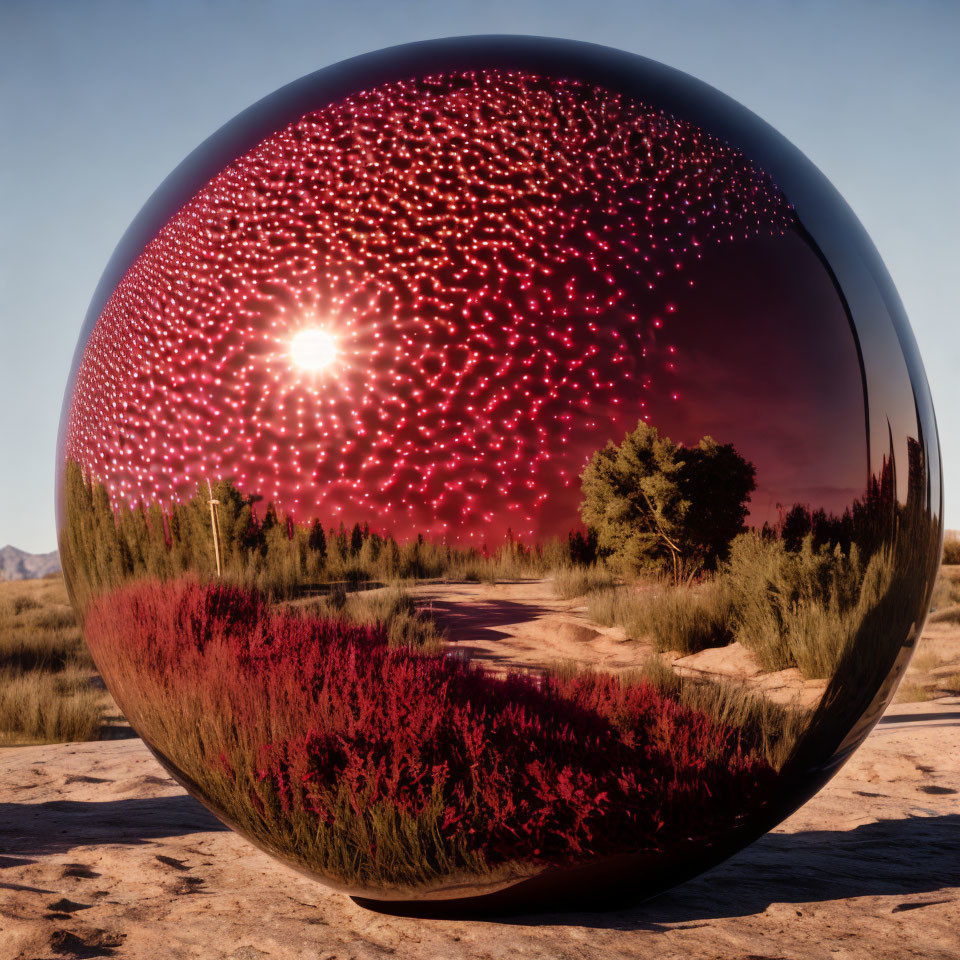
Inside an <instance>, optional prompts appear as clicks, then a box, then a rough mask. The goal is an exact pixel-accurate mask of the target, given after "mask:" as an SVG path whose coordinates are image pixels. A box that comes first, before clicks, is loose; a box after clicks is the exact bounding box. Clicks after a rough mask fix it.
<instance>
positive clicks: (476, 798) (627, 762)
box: [85, 581, 774, 865]
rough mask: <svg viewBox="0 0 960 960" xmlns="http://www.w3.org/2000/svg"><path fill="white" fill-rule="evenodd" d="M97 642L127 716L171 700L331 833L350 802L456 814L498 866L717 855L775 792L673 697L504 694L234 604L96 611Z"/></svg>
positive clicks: (457, 668)
mask: <svg viewBox="0 0 960 960" xmlns="http://www.w3.org/2000/svg"><path fill="white" fill-rule="evenodd" d="M85 627H86V633H87V638H88V640H89V642H90V644H91V646H92V648H93V650H94V653H95V655H96V656H97V659H98V661H99V662H100V663H101V664H102V665H103V666H104V667H105V668H106V672H107V675H108V679H109V680H111V681H112V682H111V685H113V682H114V681H115V682H117V683H118V684H120V685H121V687H122V690H123V699H126V700H127V701H130V698H134V700H135V699H136V698H137V697H138V696H139V697H143V696H144V695H145V694H144V693H143V691H144V690H147V689H151V683H150V681H153V683H154V687H153V689H156V687H155V684H156V683H158V682H159V683H160V684H161V686H162V688H163V689H164V690H166V691H170V690H176V691H177V694H178V695H182V696H183V697H189V698H191V699H193V700H195V701H196V702H197V703H198V704H200V705H202V707H203V710H204V716H209V717H223V718H225V719H224V723H227V722H229V723H232V724H235V725H239V726H240V727H241V728H242V729H243V730H244V731H245V732H246V733H247V734H248V739H249V738H250V737H252V738H253V740H254V741H255V746H256V749H255V750H253V751H251V752H250V754H251V755H250V758H249V762H250V763H251V765H252V768H251V772H252V774H253V775H254V776H255V777H256V778H258V780H259V781H260V782H261V784H269V785H270V786H271V788H272V789H273V791H275V796H276V800H277V802H278V804H279V806H280V809H282V810H287V811H289V810H291V809H298V810H302V811H306V812H308V813H309V814H311V815H312V816H315V817H317V818H319V819H320V820H323V821H326V822H328V823H329V822H333V819H334V812H333V811H332V810H331V808H330V798H331V796H332V795H333V794H335V793H336V791H337V790H338V789H339V788H341V787H345V788H346V789H347V790H348V791H349V796H350V798H351V804H352V806H353V808H354V811H355V813H356V814H357V815H361V816H362V815H364V813H365V812H367V811H369V810H370V809H371V808H372V807H373V806H374V805H381V804H388V805H392V806H393V807H394V808H396V809H397V810H399V811H401V812H404V813H407V814H410V815H416V814H418V813H420V812H422V811H423V810H424V809H425V808H426V807H427V806H428V805H429V804H431V803H432V802H435V801H436V799H437V798H438V797H439V798H440V802H441V804H442V810H443V814H442V817H441V824H440V830H441V833H442V835H443V836H444V837H447V838H450V839H452V838H454V837H455V836H459V837H465V838H466V839H467V841H468V844H469V846H470V848H471V849H473V850H478V851H480V852H482V853H483V855H484V857H485V858H486V860H487V863H488V864H490V865H493V864H495V863H498V862H502V861H505V860H514V859H518V860H527V861H538V862H547V861H549V862H555V863H556V862H570V861H575V860H581V859H585V858H587V857H590V856H594V855H599V854H605V853H615V852H623V851H625V850H657V849H663V848H664V847H665V846H668V845H670V844H673V843H676V842H680V841H682V840H684V839H686V838H689V837H706V836H710V835H713V834H714V833H717V832H719V831H722V830H726V829H729V827H730V826H731V825H732V824H733V823H734V822H735V821H736V820H737V818H738V817H739V816H740V815H742V814H744V813H746V812H747V811H748V810H750V809H753V808H755V806H756V805H757V804H758V803H760V802H761V801H762V797H763V796H764V795H765V794H766V793H767V792H768V789H769V784H770V780H771V778H772V777H773V776H774V772H773V770H772V769H771V768H770V767H769V766H768V765H767V764H766V763H765V762H764V761H763V760H762V759H761V758H759V757H758V756H756V755H755V754H753V753H750V752H747V751H745V750H743V749H742V748H741V746H740V745H739V743H738V739H737V735H736V731H735V730H731V729H728V728H723V727H719V726H717V725H716V724H715V723H713V722H712V721H711V720H710V719H709V718H708V717H706V716H705V715H704V714H701V713H698V712H696V711H692V710H690V709H687V708H685V707H682V706H680V705H679V704H678V703H677V702H676V701H674V700H673V699H671V698H670V697H668V696H666V695H665V694H663V693H662V692H660V691H659V690H657V689H656V688H654V687H651V686H648V685H644V684H640V685H627V686H625V685H623V684H622V683H621V682H620V681H619V679H618V678H616V677H613V676H604V675H592V674H587V675H582V676H578V677H576V678H574V679H571V680H560V679H557V678H553V677H550V678H546V679H544V680H540V679H538V678H535V677H531V676H526V675H519V674H518V675H511V676H509V677H507V678H506V679H498V678H494V677H491V676H490V675H488V674H485V673H484V672H482V671H481V670H479V669H477V668H475V667H472V666H470V665H469V664H465V663H463V662H461V661H460V660H458V659H455V658H452V657H443V656H425V655H421V654H418V653H416V652H414V651H411V650H409V649H405V648H396V647H390V646H388V645H387V642H386V638H385V636H384V635H383V634H382V633H380V632H378V631H376V630H374V629H372V628H367V627H360V626H352V625H349V624H344V623H341V622H336V621H330V620H322V619H305V618H300V617H296V616H293V615H290V614H288V613H283V612H278V611H277V610H276V609H275V608H272V607H270V606H269V605H268V604H267V603H266V602H265V601H264V600H263V599H262V598H261V597H259V596H258V595H257V594H255V593H251V592H249V591H245V590H241V589H238V588H235V587H230V586H224V585H213V586H211V585H201V584H199V583H195V582H191V581H180V582H174V583H166V584H158V583H138V584H135V585H132V586H129V587H126V588H125V589H123V590H122V591H120V592H119V593H118V594H113V595H111V596H108V597H102V598H100V599H99V600H98V601H96V602H95V603H94V604H93V605H92V606H91V608H90V609H89V610H88V612H87V616H86V623H85ZM144 681H147V682H146V683H144ZM132 705H133V706H136V704H135V703H133V704H132ZM121 706H124V707H127V704H125V703H121ZM152 708H153V709H163V704H162V703H156V704H153V705H152ZM132 715H134V716H136V715H137V711H136V710H134V711H133V714H132ZM141 715H142V714H141ZM155 745H156V746H157V748H158V749H161V750H162V749H163V744H162V743H157V744H155ZM208 761H209V762H210V763H211V764H212V763H217V764H219V766H220V768H221V769H225V770H227V771H230V770H232V769H233V768H232V767H231V763H232V764H234V765H236V763H237V762H238V761H237V757H236V756H234V757H232V758H231V759H229V760H228V758H227V757H226V756H220V755H219V754H218V755H216V756H211V757H209V758H208Z"/></svg>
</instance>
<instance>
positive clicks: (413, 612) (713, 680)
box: [61, 422, 928, 890]
mask: <svg viewBox="0 0 960 960" xmlns="http://www.w3.org/2000/svg"><path fill="white" fill-rule="evenodd" d="M917 449H918V448H917ZM922 466H923V465H922V462H914V463H911V465H910V469H911V471H912V477H914V479H913V480H912V481H911V483H910V489H911V490H914V489H915V487H916V482H917V480H918V479H920V478H922V476H923V472H922ZM753 487H754V468H753V466H752V464H750V463H749V462H747V461H746V460H745V459H744V458H743V457H741V456H740V455H739V454H738V453H737V451H736V450H734V449H733V447H731V446H730V445H724V444H718V443H716V442H714V441H713V440H711V439H710V438H704V440H702V441H701V442H700V443H699V444H698V445H697V446H696V447H693V448H690V449H688V448H685V447H683V446H682V445H675V444H672V443H671V442H670V441H669V440H667V439H665V438H661V437H659V435H658V434H657V431H656V430H655V429H654V428H652V427H650V426H648V425H646V424H644V423H642V422H641V423H640V424H638V426H637V428H636V429H635V430H634V431H633V432H631V433H630V434H628V435H627V436H626V437H625V438H624V439H623V441H622V443H621V444H619V445H614V444H612V443H610V444H608V445H607V447H605V448H604V449H602V450H600V451H598V452H597V454H596V455H595V456H594V458H593V459H592V460H591V462H590V464H589V465H588V467H587V468H586V469H585V471H584V474H583V480H582V495H583V499H582V502H581V516H582V519H583V520H584V521H586V522H585V524H584V525H582V526H581V525H579V524H578V525H577V526H576V528H575V529H571V530H570V531H569V532H568V535H567V536H566V537H564V538H556V539H554V540H551V541H548V542H547V543H531V544H525V543H523V542H521V541H520V540H517V539H512V538H511V539H508V540H507V541H506V542H505V543H501V544H497V545H495V546H492V545H485V546H484V547H483V548H481V549H476V548H469V549H466V550H464V549H456V548H453V547H451V546H449V545H445V544H443V543H438V542H436V541H433V540H430V539H428V538H426V537H423V536H418V537H416V538H414V539H411V540H404V541H402V542H397V541H396V540H395V539H394V538H393V537H392V536H391V535H390V534H389V533H388V532H386V531H383V532H381V531H377V530H376V529H374V528H372V526H371V524H370V522H369V521H364V522H363V523H360V522H356V523H355V524H354V525H353V526H352V527H349V528H348V527H346V526H345V525H343V524H338V525H337V526H336V527H330V528H325V527H324V524H323V523H322V522H321V521H320V520H319V519H317V520H314V521H312V522H310V523H304V524H298V523H295V522H294V521H293V520H292V518H290V517H286V516H282V515H279V514H278V513H277V511H276V510H275V509H274V507H273V506H272V505H271V504H267V505H266V506H263V505H262V503H259V502H258V501H257V500H256V498H252V497H244V496H243V494H242V493H241V492H240V490H239V489H238V488H237V487H236V486H235V485H234V484H232V483H230V482H227V481H220V482H217V483H216V484H213V485H212V487H211V489H210V490H209V491H208V490H206V489H200V490H199V491H198V492H197V494H196V496H195V497H194V498H192V499H191V500H189V501H187V502H184V503H172V504H169V505H167V506H161V505H159V504H152V505H151V506H150V507H148V508H144V507H143V506H138V507H136V508H128V507H124V508H121V509H119V510H114V508H113V507H112V505H111V502H110V498H109V496H108V494H107V491H106V489H105V488H104V486H103V485H102V484H100V483H98V482H96V481H94V480H92V479H91V478H86V477H84V474H83V471H82V469H81V467H80V466H79V465H78V464H77V463H75V462H70V463H68V464H67V467H66V480H65V485H64V489H65V520H66V522H65V527H64V529H63V531H62V536H61V549H62V553H63V558H64V569H65V571H66V575H67V579H68V584H69V586H70V589H71V592H72V594H73V596H74V598H75V602H77V603H78V604H79V606H80V607H81V608H82V609H83V610H84V611H85V612H84V623H85V632H86V636H87V639H88V642H89V643H90V645H91V647H92V649H93V651H94V654H95V657H96V659H97V661H98V664H99V665H100V667H101V669H102V672H103V674H104V677H105V678H106V680H107V682H108V684H109V687H110V689H111V691H112V692H113V693H114V695H115V697H116V698H117V700H118V703H119V704H120V706H121V708H122V709H123V711H124V713H125V715H126V716H127V717H128V718H129V719H130V721H131V723H132V724H133V725H134V727H135V728H136V729H137V730H138V731H139V732H140V733H141V734H142V735H143V736H144V737H145V739H146V740H147V741H148V742H149V743H151V744H152V745H153V746H154V748H155V749H156V750H158V751H159V753H160V755H161V756H162V757H163V758H164V759H165V760H166V761H167V762H168V763H170V764H171V765H172V767H173V768H174V769H175V770H176V771H177V772H178V773H179V774H180V775H181V776H183V777H185V778H186V780H187V781H188V782H190V783H192V784H193V785H194V786H195V789H197V790H198V791H199V793H200V795H201V796H202V797H204V799H206V800H207V802H209V803H210V804H212V805H213V806H214V808H215V809H216V810H218V811H219V812H221V813H222V814H223V815H224V816H225V817H226V818H227V819H228V820H229V821H230V822H232V823H234V824H236V825H239V826H240V827H242V828H243V829H244V830H245V831H247V832H248V833H249V834H250V835H251V836H252V837H254V838H255V839H256V840H258V841H259V842H260V843H262V844H263V845H265V846H266V847H267V848H269V849H271V850H273V851H275V852H277V853H280V854H281V855H283V856H285V857H286V858H287V859H290V860H292V861H294V862H297V863H300V864H301V865H303V866H305V867H306V868H308V869H310V870H313V871H316V872H317V873H319V874H321V875H324V876H327V877H330V878H332V879H334V880H335V881H338V882H340V883H342V884H344V885H345V886H348V887H351V888H364V889H374V890H390V889H397V888H399V889H403V888H410V887H415V886H417V885H425V886H426V887H436V886H437V885H438V884H439V885H441V886H442V884H443V882H444V881H447V882H449V881H450V880H451V879H457V880H458V881H459V882H461V883H468V881H472V882H473V884H474V886H475V887H476V889H483V888H484V886H489V885H490V884H496V883H498V882H505V881H507V880H511V879H516V878H517V877H520V876H524V875H528V874H529V873H530V872H531V871H534V872H535V871H536V870H537V869H542V867H544V866H546V865H550V864H554V865H558V864H574V863H578V862H582V861H585V860H589V859H591V858H594V857H597V856H603V855H612V854H615V853H622V852H624V851H625V850H628V851H635V852H638V853H664V852H669V851H671V850H673V849H681V848H683V847H685V846H686V845H688V844H689V843H690V842H692V841H709V840H711V838H719V837H722V836H723V834H724V833H726V832H728V831H729V830H730V829H731V828H732V827H734V826H736V825H738V824H741V823H743V822H744V821H745V820H749V818H750V816H751V815H758V814H759V813H760V812H761V811H762V809H763V807H764V805H765V804H767V803H768V802H770V800H771V797H772V796H774V794H775V790H774V782H775V780H776V778H777V776H778V771H781V770H784V769H785V768H786V769H787V770H788V771H789V770H790V769H791V768H793V767H795V766H796V764H797V763H798V762H799V760H798V758H802V757H803V755H804V751H805V750H807V749H809V744H810V738H811V737H813V738H814V740H815V743H814V745H813V749H814V750H815V751H817V752H821V753H822V751H823V749H824V744H825V743H827V742H829V741H831V740H835V741H837V742H839V739H840V738H842V736H843V735H844V734H845V733H846V730H847V729H848V727H849V725H850V724H851V723H852V721H853V720H855V719H856V716H859V715H860V713H862V712H863V709H864V708H865V706H866V705H865V704H859V701H858V700H857V699H856V698H854V703H855V704H856V705H855V706H851V693H852V692H853V693H857V692H859V691H871V692H872V691H873V690H875V688H876V684H877V683H878V682H879V680H880V679H882V676H884V675H885V674H886V672H887V669H888V667H884V664H888V661H891V660H892V658H893V657H895V656H896V654H897V653H898V652H899V649H900V645H901V643H902V638H903V635H904V632H905V631H906V630H907V629H908V628H909V624H908V623H907V624H899V623H897V622H896V616H897V613H898V611H904V613H906V612H908V611H910V610H912V609H914V608H915V605H916V603H918V602H919V597H920V596H921V595H922V593H923V591H924V590H925V588H926V582H927V580H926V577H927V573H928V571H926V570H924V569H923V568H922V566H917V565H916V564H914V567H913V568H914V569H915V570H916V579H915V583H914V584H911V583H909V582H907V583H904V582H901V584H900V586H899V588H898V589H893V587H894V584H893V582H892V572H893V570H894V569H897V568H898V567H899V568H900V569H904V567H903V566H902V564H903V560H902V559H899V558H898V557H897V556H896V553H897V551H898V549H899V550H908V549H909V545H910V544H912V543H915V542H918V540H922V537H920V538H918V537H916V536H914V535H913V533H912V532H911V529H912V525H916V524H918V523H923V519H922V516H923V514H922V509H918V506H917V504H918V502H919V504H920V507H921V508H922V506H923V504H922V501H915V500H911V501H909V502H908V503H907V504H906V505H903V506H898V505H897V504H896V502H895V499H894V494H893V491H894V489H895V477H894V464H893V463H892V462H887V465H886V467H885V468H884V471H883V472H882V473H881V475H880V476H878V477H876V478H874V479H873V480H872V481H871V483H870V485H869V487H868V489H867V490H866V491H865V493H864V496H863V497H862V498H860V499H858V500H856V501H854V502H853V503H852V504H851V506H850V508H849V509H848V510H846V511H845V512H844V513H843V514H841V515H840V516H837V515H833V514H828V513H826V512H825V511H823V510H811V509H810V508H809V507H806V506H804V505H795V506H794V507H793V508H791V509H790V510H788V511H785V512H784V514H783V517H782V520H781V522H780V523H778V524H776V525H770V524H764V526H763V527H762V528H760V529H756V528H749V529H748V528H746V527H745V526H744V519H745V516H746V512H747V504H748V501H749V496H750V492H751V490H752V489H753ZM571 521H572V522H573V523H576V521H577V518H571ZM218 563H219V564H220V569H221V577H220V578H219V579H218V578H217V575H216V574H217V564H218ZM905 590H906V591H909V590H913V591H914V594H913V596H912V597H911V596H909V595H906V596H905V595H904V591H905ZM891 618H893V619H891ZM538 626H539V629H538ZM484 634H486V635H487V636H486V638H485V637H484ZM885 645H886V647H885ZM611 650H612V651H614V655H613V657H611V656H609V655H605V654H604V651H606V654H609V653H610V651H611ZM531 651H534V653H535V655H534V656H533V657H532V658H531V656H529V654H530V652H531ZM874 674H876V676H874ZM824 690H826V694H825V695H823V694H824ZM835 747H836V743H833V744H832V746H831V749H832V748H835ZM828 753H829V751H828Z"/></svg>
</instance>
